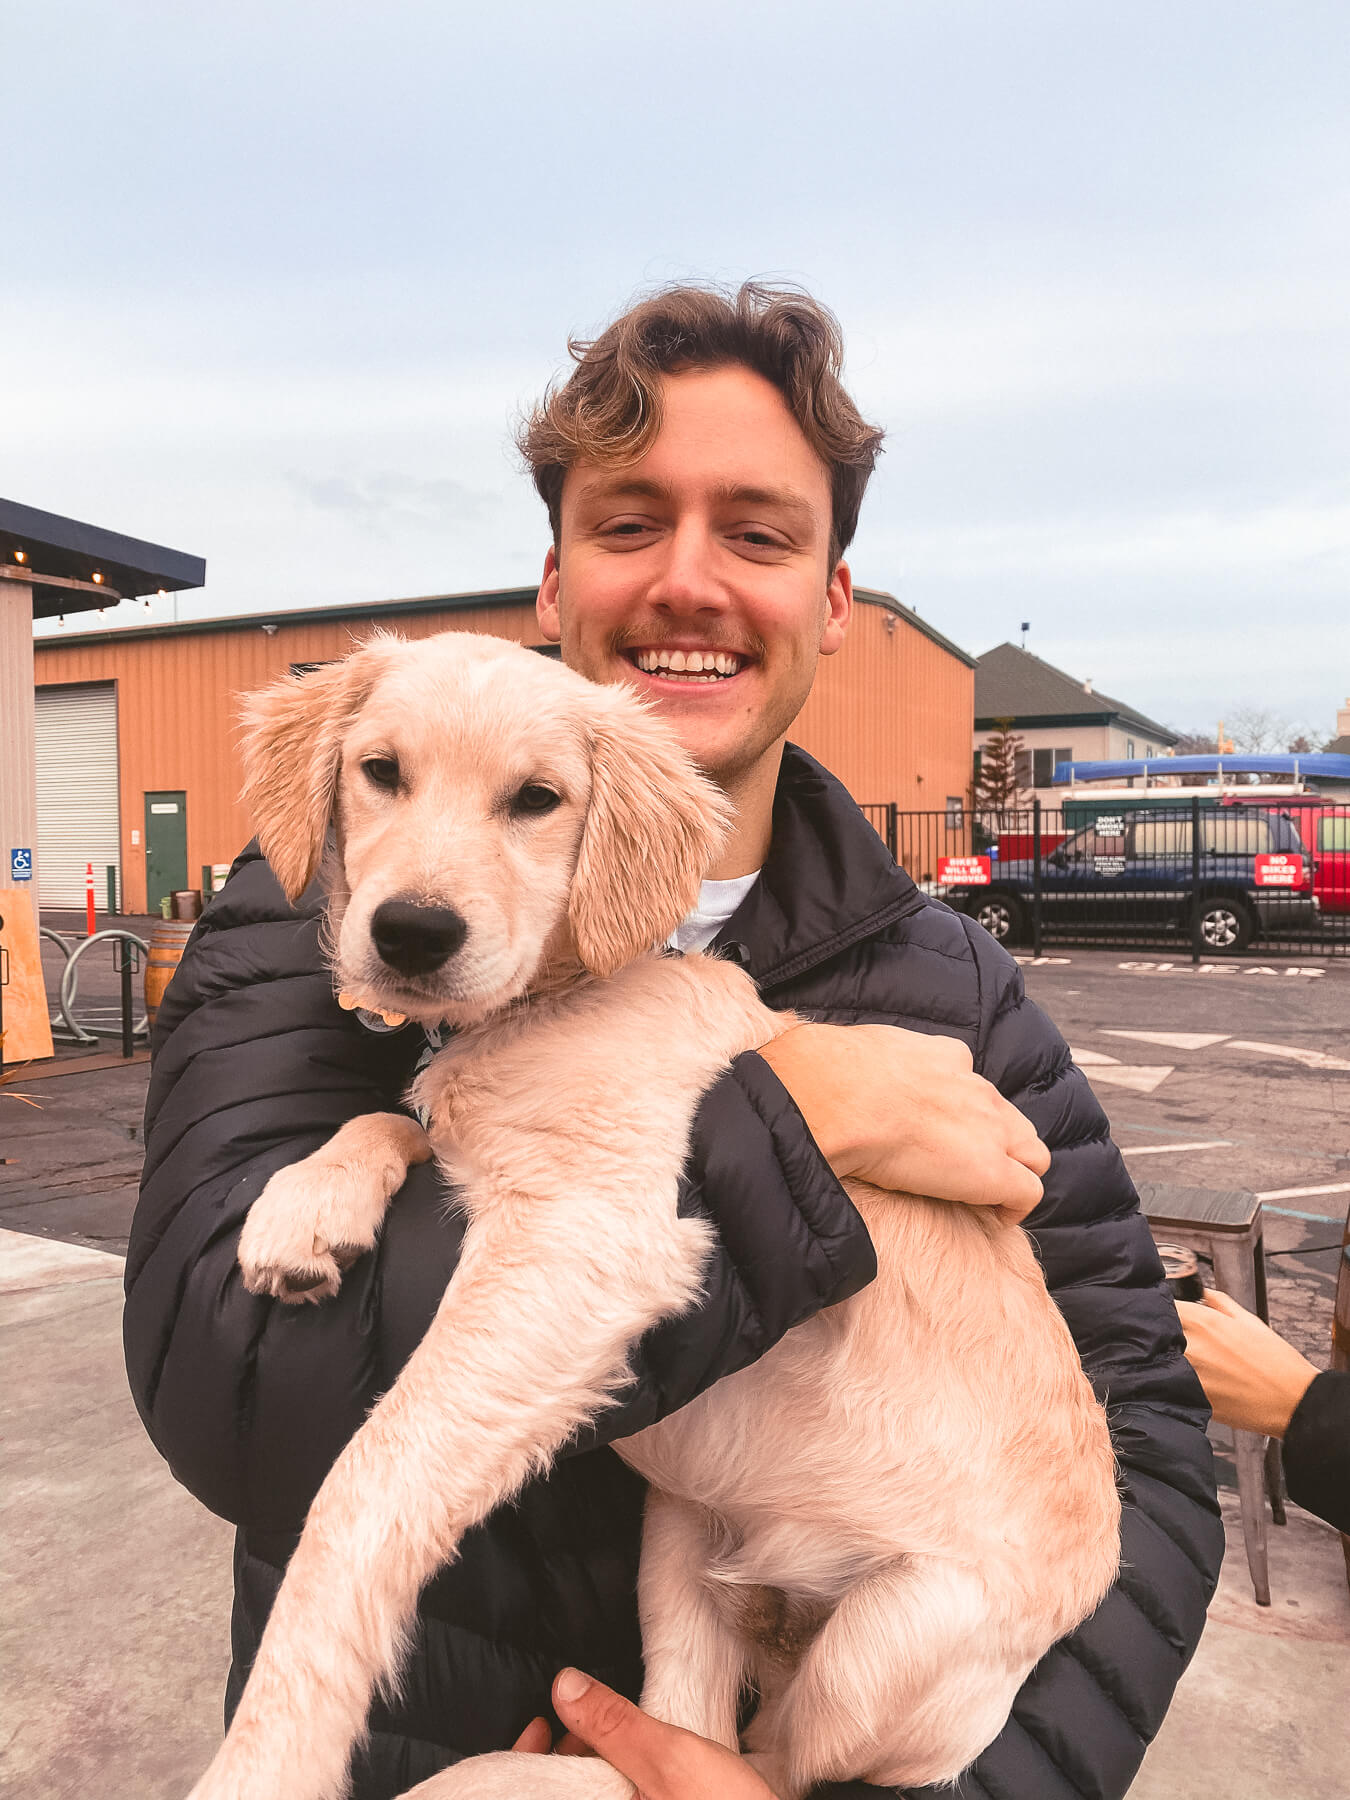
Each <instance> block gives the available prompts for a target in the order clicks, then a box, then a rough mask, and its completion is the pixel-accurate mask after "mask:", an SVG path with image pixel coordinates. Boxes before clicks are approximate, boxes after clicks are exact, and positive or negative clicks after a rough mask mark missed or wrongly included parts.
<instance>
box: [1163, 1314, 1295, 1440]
mask: <svg viewBox="0 0 1350 1800" xmlns="http://www.w3.org/2000/svg"><path fill="white" fill-rule="evenodd" d="M1177 1313H1178V1314H1179V1316H1180V1318H1181V1329H1182V1330H1183V1331H1184V1332H1185V1333H1186V1359H1187V1361H1188V1362H1189V1363H1190V1365H1191V1367H1192V1368H1193V1369H1194V1370H1195V1372H1196V1374H1197V1375H1198V1376H1199V1377H1200V1385H1201V1387H1202V1388H1204V1390H1205V1398H1206V1399H1207V1400H1208V1401H1209V1403H1210V1405H1211V1406H1212V1407H1213V1409H1214V1417H1215V1418H1216V1419H1217V1420H1218V1421H1219V1423H1220V1424H1221V1425H1233V1426H1236V1428H1237V1429H1238V1430H1239V1431H1257V1432H1260V1434H1261V1436H1262V1437H1277V1438H1282V1437H1283V1436H1284V1434H1285V1432H1286V1431H1288V1429H1289V1421H1290V1419H1292V1418H1293V1416H1294V1409H1295V1407H1297V1405H1298V1403H1299V1401H1300V1400H1301V1399H1302V1398H1303V1396H1304V1394H1306V1393H1307V1391H1308V1388H1309V1385H1310V1384H1311V1382H1312V1381H1313V1378H1314V1377H1315V1376H1316V1374H1317V1370H1316V1369H1315V1368H1314V1367H1313V1365H1312V1364H1311V1363H1310V1362H1309V1361H1308V1359H1307V1357H1306V1356H1302V1355H1300V1354H1299V1352H1298V1351H1297V1350H1295V1348H1294V1346H1293V1345H1292V1344H1286V1343H1285V1341H1284V1339H1283V1338H1282V1337H1280V1336H1278V1335H1277V1334H1276V1333H1275V1332H1273V1331H1272V1330H1271V1329H1270V1327H1269V1325H1263V1324H1262V1323H1261V1321H1260V1319H1258V1318H1257V1317H1256V1315H1255V1314H1254V1313H1249V1312H1248V1311H1247V1310H1246V1308H1245V1307H1241V1306H1239V1305H1238V1303H1237V1301H1236V1300H1233V1299H1230V1297H1229V1296H1228V1295H1227V1294H1221V1293H1218V1292H1217V1291H1216V1290H1215V1289H1213V1288H1209V1289H1207V1290H1206V1292H1205V1298H1204V1304H1203V1305H1201V1304H1200V1303H1198V1302H1196V1301H1188V1300H1179V1301H1178V1302H1177Z"/></svg>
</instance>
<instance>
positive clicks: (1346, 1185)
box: [1256, 1181, 1350, 1200]
mask: <svg viewBox="0 0 1350 1800" xmlns="http://www.w3.org/2000/svg"><path fill="white" fill-rule="evenodd" d="M1312 1194H1350V1181H1329V1182H1327V1183H1326V1185H1325V1186H1324V1187H1305V1188H1272V1189H1271V1190H1270V1192H1269V1193H1268V1194H1258V1195H1257V1196H1256V1197H1257V1199H1258V1200H1305V1199H1307V1198H1308V1197H1309V1196H1310V1195H1312Z"/></svg>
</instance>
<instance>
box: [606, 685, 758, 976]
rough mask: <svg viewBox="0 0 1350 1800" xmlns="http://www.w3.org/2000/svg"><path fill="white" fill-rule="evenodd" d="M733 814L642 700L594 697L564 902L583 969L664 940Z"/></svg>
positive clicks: (609, 966) (694, 895) (689, 904)
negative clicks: (587, 784)
mask: <svg viewBox="0 0 1350 1800" xmlns="http://www.w3.org/2000/svg"><path fill="white" fill-rule="evenodd" d="M732 810H733V809H732V806H731V802H730V801H729V800H728V799H727V798H726V796H725V794H723V793H722V791H721V790H720V789H719V788H716V787H714V786H713V784H712V782H710V781H708V780H707V779H706V778H705V777H704V776H702V775H700V774H699V773H698V771H697V770H696V769H695V767H694V765H693V763H692V762H691V760H690V759H689V757H688V755H687V754H686V753H685V751H684V750H683V749H682V748H681V746H680V744H679V742H678V740H677V739H676V738H675V736H674V735H673V733H672V732H671V731H670V730H669V729H668V728H667V727H666V726H665V725H663V724H662V723H661V721H660V720H659V719H658V718H657V717H656V715H655V714H654V713H652V712H650V711H649V710H648V709H647V708H646V707H645V706H643V705H642V703H641V702H640V701H638V700H637V699H635V698H634V697H633V696H632V695H630V694H625V693H623V692H622V691H621V690H618V689H613V688H611V689H608V690H602V691H601V693H600V694H598V695H597V703H596V706H595V710H594V714H593V718H592V722H591V802H590V806H589V807H588V809H587V812H586V823H585V826H584V828H583V830H582V837H581V850H580V854H579V855H578V858H577V868H576V874H575V875H574V876H573V878H572V892H571V899H570V919H571V926H572V936H573V940H574V942H575V944H576V947H577V954H578V956H579V957H580V958H581V960H582V962H583V963H584V964H585V966H586V967H587V968H588V969H590V970H591V971H592V972H593V973H595V974H596V975H612V974H614V972H615V971H616V970H617V969H621V968H622V967H623V966H624V964H625V963H628V962H632V960H633V959H634V957H637V956H641V955H642V953H643V952H644V951H646V950H650V949H651V948H652V947H653V946H654V945H656V944H660V943H664V941H665V940H666V938H668V937H669V936H670V934H671V932H672V931H674V929H675V927H676V926H677V925H678V924H679V922H680V920H681V919H683V918H684V917H685V916H686V915H687V914H688V913H689V912H690V911H692V909H693V906H694V903H695V902H696V901H697V899H698V890H699V883H700V882H701V881H702V879H703V877H704V874H705V873H706V871H707V869H708V866H709V864H710V863H711V862H712V861H713V859H714V857H715V856H716V855H717V853H718V851H719V850H720V849H721V847H722V845H723V843H724V842H725V841H726V837H727V832H728V829H729V827H730V823H731V818H732Z"/></svg>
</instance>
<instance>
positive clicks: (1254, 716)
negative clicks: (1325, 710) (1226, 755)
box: [1224, 706, 1296, 756]
mask: <svg viewBox="0 0 1350 1800" xmlns="http://www.w3.org/2000/svg"><path fill="white" fill-rule="evenodd" d="M1224 723H1225V725H1226V726H1227V728H1228V735H1229V736H1230V737H1231V738H1232V740H1233V743H1234V745H1235V746H1236V747H1237V749H1239V750H1242V751H1245V752H1246V753H1247V755H1249V756H1269V755H1272V754H1274V753H1276V752H1278V751H1281V750H1283V749H1284V747H1285V745H1286V744H1287V743H1288V742H1289V740H1290V738H1291V737H1293V735H1294V732H1295V730H1296V727H1295V726H1293V725H1291V724H1290V722H1289V720H1288V719H1284V718H1281V717H1280V715H1279V713H1277V712H1273V711H1272V710H1271V709H1270V708H1269V707H1265V706H1236V707H1234V708H1233V712H1232V715H1231V716H1230V717H1229V718H1227V719H1226V720H1225V721H1224Z"/></svg>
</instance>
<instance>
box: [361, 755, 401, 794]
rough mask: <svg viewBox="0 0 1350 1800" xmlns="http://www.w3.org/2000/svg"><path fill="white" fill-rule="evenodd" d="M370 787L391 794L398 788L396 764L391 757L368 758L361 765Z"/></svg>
mask: <svg viewBox="0 0 1350 1800" xmlns="http://www.w3.org/2000/svg"><path fill="white" fill-rule="evenodd" d="M361 767H362V769H363V770H364V771H365V776H366V780H367V781H369V782H370V784H371V785H372V787H377V788H384V789H385V790H386V791H387V792H389V793H392V792H393V791H394V789H395V788H397V786H398V764H397V762H396V761H395V760H394V758H393V757H392V756H368V757H367V758H366V760H365V761H364V762H363V763H362V764H361Z"/></svg>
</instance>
